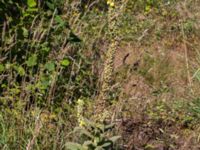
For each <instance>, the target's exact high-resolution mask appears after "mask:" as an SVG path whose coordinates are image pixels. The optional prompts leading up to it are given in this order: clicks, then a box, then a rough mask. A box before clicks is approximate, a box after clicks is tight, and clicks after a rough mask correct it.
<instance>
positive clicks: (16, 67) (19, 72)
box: [14, 66, 25, 76]
mask: <svg viewBox="0 0 200 150" xmlns="http://www.w3.org/2000/svg"><path fill="white" fill-rule="evenodd" d="M14 68H15V70H16V71H17V73H18V74H19V75H20V76H24V75H25V70H24V68H23V67H22V66H14Z"/></svg>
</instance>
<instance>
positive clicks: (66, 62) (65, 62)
mask: <svg viewBox="0 0 200 150" xmlns="http://www.w3.org/2000/svg"><path fill="white" fill-rule="evenodd" d="M60 64H61V65H62V66H64V67H67V66H69V64H70V61H69V60H68V59H63V60H62V61H61V62H60Z"/></svg>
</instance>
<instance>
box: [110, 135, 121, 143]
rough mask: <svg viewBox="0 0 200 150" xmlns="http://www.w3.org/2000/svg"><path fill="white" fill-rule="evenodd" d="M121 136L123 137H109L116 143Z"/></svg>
mask: <svg viewBox="0 0 200 150" xmlns="http://www.w3.org/2000/svg"><path fill="white" fill-rule="evenodd" d="M120 138H121V136H113V137H111V138H109V140H111V141H112V142H113V143H115V142H116V141H117V140H118V139H120Z"/></svg>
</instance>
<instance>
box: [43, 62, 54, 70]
mask: <svg viewBox="0 0 200 150" xmlns="http://www.w3.org/2000/svg"><path fill="white" fill-rule="evenodd" d="M44 67H45V69H47V70H48V71H54V70H55V63H54V62H53V61H50V62H47V63H46V64H45V66H44Z"/></svg>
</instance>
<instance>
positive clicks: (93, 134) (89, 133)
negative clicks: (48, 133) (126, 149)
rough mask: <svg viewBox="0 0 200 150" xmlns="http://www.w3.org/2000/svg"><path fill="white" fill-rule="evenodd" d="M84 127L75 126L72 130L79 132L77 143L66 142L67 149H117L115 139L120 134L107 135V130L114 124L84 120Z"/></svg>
mask: <svg viewBox="0 0 200 150" xmlns="http://www.w3.org/2000/svg"><path fill="white" fill-rule="evenodd" d="M85 123H86V124H85V126H84V127H76V128H75V129H74V132H75V133H76V132H77V133H79V135H80V137H79V138H78V142H77V143H73V142H68V143H66V147H67V149H69V150H111V149H117V148H116V147H115V146H116V145H115V144H116V141H117V140H118V139H119V138H120V136H113V137H108V135H109V131H111V130H112V129H113V128H114V125H113V124H111V125H104V124H97V123H94V122H91V121H88V120H85Z"/></svg>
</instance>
